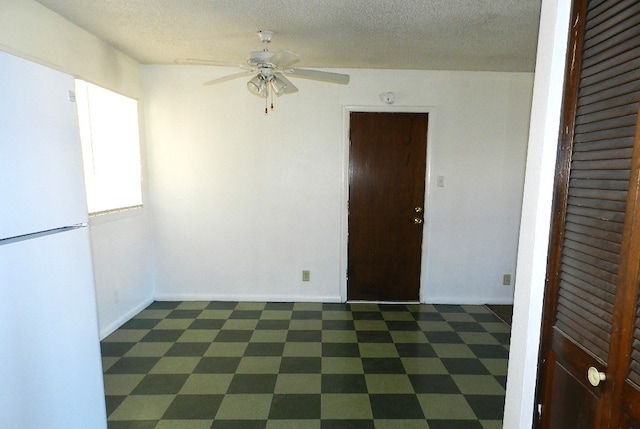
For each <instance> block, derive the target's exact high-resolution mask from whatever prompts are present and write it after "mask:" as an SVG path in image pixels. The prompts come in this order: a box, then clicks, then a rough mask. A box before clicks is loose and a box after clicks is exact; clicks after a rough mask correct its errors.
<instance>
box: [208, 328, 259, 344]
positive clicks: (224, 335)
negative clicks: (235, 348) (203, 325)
mask: <svg viewBox="0 0 640 429" xmlns="http://www.w3.org/2000/svg"><path fill="white" fill-rule="evenodd" d="M252 335H253V331H249V330H224V329H223V330H222V331H220V332H218V335H216V338H215V340H213V341H214V342H216V343H246V342H249V340H250V339H251V336H252Z"/></svg>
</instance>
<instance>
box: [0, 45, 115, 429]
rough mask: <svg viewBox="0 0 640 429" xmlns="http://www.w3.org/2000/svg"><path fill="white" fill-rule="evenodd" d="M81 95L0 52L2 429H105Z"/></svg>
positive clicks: (57, 76)
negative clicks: (77, 96) (80, 123)
mask: <svg viewBox="0 0 640 429" xmlns="http://www.w3.org/2000/svg"><path fill="white" fill-rule="evenodd" d="M73 89H74V80H73V78H72V77H71V76H69V75H66V74H64V73H60V72H58V71H55V70H52V69H50V68H47V67H44V66H41V65H38V64H35V63H33V62H29V61H26V60H23V59H21V58H18V57H15V56H12V55H9V54H7V53H4V52H0V292H1V294H0V428H15V429H31V428H33V429H36V428H37V429H43V428H47V429H57V428H60V429H63V428H64V429H76V428H77V429H94V428H96V429H103V428H106V426H107V424H106V411H105V399H104V387H103V379H102V365H101V358H100V341H99V334H98V323H97V308H96V298H95V287H94V279H93V268H92V260H91V248H90V243H89V233H88V228H87V208H86V199H85V193H84V179H83V170H82V156H81V148H80V142H79V133H78V124H77V113H76V106H75V103H74V97H73Z"/></svg>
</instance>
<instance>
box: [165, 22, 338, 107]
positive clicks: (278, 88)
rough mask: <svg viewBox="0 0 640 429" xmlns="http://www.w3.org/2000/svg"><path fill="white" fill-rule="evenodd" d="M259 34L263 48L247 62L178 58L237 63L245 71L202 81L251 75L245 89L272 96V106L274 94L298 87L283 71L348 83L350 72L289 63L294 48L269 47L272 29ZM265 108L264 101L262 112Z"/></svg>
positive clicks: (224, 64) (296, 58) (188, 61)
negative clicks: (290, 50)
mask: <svg viewBox="0 0 640 429" xmlns="http://www.w3.org/2000/svg"><path fill="white" fill-rule="evenodd" d="M258 36H259V37H260V40H261V41H262V45H263V49H262V50H261V51H254V52H250V53H249V59H248V60H247V63H246V64H236V63H228V62H223V61H212V60H199V59H191V58H189V59H184V60H178V61H177V62H178V63H182V64H201V65H212V66H221V67H236V68H240V69H242V70H244V71H242V72H238V73H234V74H230V75H227V76H223V77H220V78H217V79H213V80H210V81H208V82H205V83H203V85H216V84H219V83H223V82H227V81H229V80H233V79H237V78H240V77H246V76H253V77H251V79H249V81H248V82H247V89H248V90H249V92H251V93H252V94H254V95H256V96H258V97H262V98H264V99H265V103H268V101H267V100H268V99H269V97H271V108H272V109H273V94H275V95H276V96H278V97H280V96H281V95H284V94H293V93H295V92H298V88H296V86H295V85H294V84H293V83H291V81H290V80H289V79H287V78H286V77H285V75H287V76H290V77H298V78H303V79H312V80H317V81H321V82H329V83H337V84H342V85H346V84H347V83H349V75H348V74H342V73H331V72H325V71H320V70H310V69H300V68H294V67H291V66H292V65H293V64H295V63H297V62H298V61H300V56H299V55H298V54H294V53H293V52H289V51H283V50H280V51H278V52H275V53H274V52H271V51H269V43H270V42H271V37H272V36H273V32H272V31H267V30H261V31H258ZM266 113H268V109H267V107H266V105H265V114H266Z"/></svg>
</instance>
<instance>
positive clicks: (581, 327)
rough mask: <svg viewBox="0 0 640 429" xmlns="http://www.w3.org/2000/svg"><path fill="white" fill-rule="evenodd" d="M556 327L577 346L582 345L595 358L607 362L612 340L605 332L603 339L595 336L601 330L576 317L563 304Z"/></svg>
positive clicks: (559, 307) (559, 310)
mask: <svg viewBox="0 0 640 429" xmlns="http://www.w3.org/2000/svg"><path fill="white" fill-rule="evenodd" d="M556 327H557V328H558V329H560V330H561V331H564V332H565V333H566V334H568V335H567V337H568V338H570V339H571V340H572V341H574V342H575V343H576V344H580V345H581V346H583V347H585V348H586V349H587V350H589V351H590V352H592V353H593V355H594V356H596V357H598V358H599V359H601V360H603V361H605V362H606V360H607V354H608V353H607V343H608V341H609V340H610V338H606V337H607V334H606V333H605V332H604V331H601V332H602V335H603V336H604V337H605V338H601V337H599V336H597V335H596V334H595V332H598V331H599V329H598V328H597V327H595V326H593V325H592V324H591V323H590V322H588V321H585V320H583V319H581V318H579V317H577V316H576V315H575V313H574V312H573V311H571V310H569V309H568V308H566V307H564V306H563V303H562V302H558V320H557V324H556Z"/></svg>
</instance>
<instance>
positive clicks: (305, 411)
mask: <svg viewBox="0 0 640 429" xmlns="http://www.w3.org/2000/svg"><path fill="white" fill-rule="evenodd" d="M319 418H320V395H319V394H317V395H316V394H300V395H296V394H282V395H273V400H272V402H271V410H270V412H269V419H277V420H298V419H300V420H304V419H319Z"/></svg>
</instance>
